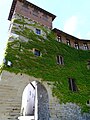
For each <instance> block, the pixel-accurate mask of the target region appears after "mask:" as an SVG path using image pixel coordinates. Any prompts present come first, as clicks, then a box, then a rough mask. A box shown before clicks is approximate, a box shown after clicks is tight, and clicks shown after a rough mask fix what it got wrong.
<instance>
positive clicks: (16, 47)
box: [2, 21, 90, 111]
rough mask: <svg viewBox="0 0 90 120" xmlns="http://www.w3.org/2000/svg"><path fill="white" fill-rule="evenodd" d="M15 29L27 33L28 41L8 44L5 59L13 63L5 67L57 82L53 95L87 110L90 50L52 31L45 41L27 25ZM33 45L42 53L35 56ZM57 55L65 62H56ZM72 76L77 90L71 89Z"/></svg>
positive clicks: (89, 82) (89, 95) (89, 92)
mask: <svg viewBox="0 0 90 120" xmlns="http://www.w3.org/2000/svg"><path fill="white" fill-rule="evenodd" d="M15 22H17V21H15ZM19 24H20V22H19ZM21 24H22V22H21ZM15 31H16V33H17V34H20V35H24V36H25V37H26V38H28V39H29V41H28V42H21V41H20V40H15V41H14V42H9V43H8V46H7V50H6V56H5V58H6V60H10V61H11V62H12V67H7V66H6V65H4V66H3V68H2V69H3V70H7V71H10V72H15V73H19V72H20V73H25V74H28V75H31V76H34V77H36V78H42V80H44V81H51V82H53V84H54V87H53V95H55V96H57V97H58V98H59V100H60V103H62V102H64V103H66V102H73V103H77V104H78V105H79V106H81V108H82V111H88V110H89V108H88V107H87V106H86V101H87V100H89V99H90V70H88V69H87V61H88V60H90V51H83V50H76V49H74V48H71V47H69V46H67V45H65V44H63V43H58V42H57V41H56V40H55V35H54V33H53V32H51V33H49V34H48V33H46V34H47V40H45V39H44V38H43V37H40V36H38V35H35V34H34V33H33V32H32V31H31V32H30V31H29V29H28V28H24V30H23V32H22V31H17V30H15ZM38 39H39V40H38ZM40 40H41V41H40ZM33 48H36V49H38V50H40V52H41V53H42V56H40V57H36V56H34V54H33V52H32V50H33ZM21 49H22V50H21ZM57 55H61V56H63V58H64V65H58V64H57V61H56V56H57ZM70 77H71V78H74V79H75V82H76V85H77V88H78V91H77V92H72V91H70V90H69V84H68V78H70Z"/></svg>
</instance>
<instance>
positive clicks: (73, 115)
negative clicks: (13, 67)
mask: <svg viewBox="0 0 90 120" xmlns="http://www.w3.org/2000/svg"><path fill="white" fill-rule="evenodd" d="M32 81H38V82H39V85H38V90H39V94H38V96H39V98H40V99H39V103H41V105H40V106H39V112H41V113H39V118H40V119H39V120H90V114H89V113H83V114H81V109H80V107H79V106H77V105H76V104H73V103H66V104H59V100H58V99H57V98H56V97H53V95H52V87H53V83H51V82H46V81H42V80H41V79H37V78H35V77H32V76H28V75H25V74H20V73H19V74H15V73H10V72H7V71H3V72H2V75H1V81H0V120H17V118H18V116H20V109H21V100H22V93H23V90H24V88H25V86H26V85H27V84H28V83H29V82H32ZM42 101H44V102H42ZM44 103H45V104H44ZM43 105H45V106H43ZM46 109H47V111H45V110H46ZM43 112H45V114H44V113H43ZM43 114H44V116H43ZM45 115H46V116H47V117H46V118H45Z"/></svg>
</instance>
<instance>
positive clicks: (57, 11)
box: [0, 0, 90, 64]
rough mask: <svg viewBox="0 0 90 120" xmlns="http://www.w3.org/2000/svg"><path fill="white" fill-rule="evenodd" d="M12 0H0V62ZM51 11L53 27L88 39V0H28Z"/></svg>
mask: <svg viewBox="0 0 90 120" xmlns="http://www.w3.org/2000/svg"><path fill="white" fill-rule="evenodd" d="M12 1H13V0H0V64H1V63H2V60H3V58H4V53H5V49H6V45H7V41H8V37H9V32H8V29H9V25H10V21H8V15H9V11H10V8H11V4H12ZM28 1H29V2H31V3H33V4H35V5H37V6H39V7H41V8H43V9H45V10H47V11H49V12H51V13H53V14H54V15H56V16H57V17H56V19H55V20H54V21H53V28H58V29H60V30H62V31H64V32H66V33H68V34H71V35H73V36H75V37H78V38H80V39H88V40H90V0H28Z"/></svg>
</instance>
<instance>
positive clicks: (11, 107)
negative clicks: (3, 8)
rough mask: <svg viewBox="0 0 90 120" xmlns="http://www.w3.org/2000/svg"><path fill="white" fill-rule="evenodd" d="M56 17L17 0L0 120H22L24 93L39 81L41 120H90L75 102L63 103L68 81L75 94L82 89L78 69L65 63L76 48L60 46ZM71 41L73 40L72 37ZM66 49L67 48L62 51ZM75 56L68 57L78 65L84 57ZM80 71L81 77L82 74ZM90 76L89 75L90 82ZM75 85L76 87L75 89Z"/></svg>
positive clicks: (0, 96) (2, 85)
mask: <svg viewBox="0 0 90 120" xmlns="http://www.w3.org/2000/svg"><path fill="white" fill-rule="evenodd" d="M55 17H56V16H55V15H53V14H52V13H50V12H48V11H46V10H44V9H42V8H40V7H38V6H36V5H34V4H32V3H30V2H28V1H26V0H13V2H12V6H11V10H10V13H9V17H8V20H10V21H11V24H10V28H9V30H10V37H9V39H8V45H7V49H6V56H5V59H4V65H3V67H2V74H1V81H0V108H1V109H0V120H18V117H19V116H20V110H21V101H22V93H23V90H24V88H25V87H26V86H27V84H28V83H30V82H32V81H37V82H38V88H37V89H38V98H39V101H38V120H72V119H73V120H89V118H90V116H89V115H88V114H86V115H84V117H83V116H82V115H81V109H80V107H79V106H78V105H76V104H75V103H71V101H68V103H66V104H64V102H63V104H60V99H61V100H63V101H64V99H63V96H64V95H63V93H64V92H63V88H64V86H65V85H66V84H67V81H66V80H67V78H69V81H70V82H69V83H70V84H69V87H70V88H71V87H73V88H74V89H73V88H72V89H71V90H72V91H74V90H75V92H76V91H78V88H77V87H76V84H75V83H74V82H73V81H74V80H73V79H72V76H73V77H74V74H73V73H72V69H73V70H74V72H76V68H72V66H71V67H70V66H69V65H68V67H67V65H66V63H67V61H65V63H64V57H63V56H64V54H63V53H64V52H65V54H66V55H67V53H69V54H70V52H71V51H72V49H71V48H70V47H66V46H64V45H63V44H61V46H60V43H59V44H58V42H57V41H55V40H56V36H55V34H54V33H53V31H52V22H53V20H54V19H55ZM61 35H63V36H64V40H65V37H66V34H65V33H63V34H62V32H60V36H61ZM69 38H72V39H73V37H70V36H69ZM74 39H75V38H74ZM62 47H65V48H64V49H63V50H62V49H61V48H62ZM68 49H70V52H69V51H68ZM73 53H74V54H75V53H76V56H75V61H74V58H72V57H71V56H69V54H68V55H67V56H68V60H69V59H70V58H71V59H72V61H71V64H72V63H73V61H74V62H75V63H76V62H77V60H76V57H77V56H79V55H80V53H79V54H78V52H77V51H75V50H74V52H73ZM88 54H89V53H87V55H88ZM56 55H57V56H56ZM81 55H82V53H81ZM86 58H87V57H86ZM86 58H85V59H86ZM57 59H58V61H57V63H55V61H56V60H57ZM83 59H84V58H83ZM87 59H89V57H88V58H87ZM60 60H61V61H60ZM80 60H81V59H80ZM80 62H81V61H80ZM65 65H66V66H65ZM76 65H77V63H76ZM65 67H66V68H65ZM74 67H77V66H74ZM67 69H68V70H69V69H70V72H67V73H66V72H65V71H64V70H67ZM77 69H79V68H78V67H77ZM64 72H65V73H64ZM79 72H80V74H81V71H79ZM61 73H62V74H61ZM63 73H64V74H63ZM81 75H82V74H81ZM70 77H71V78H70ZM75 77H76V76H75ZM80 77H81V78H80V79H82V78H83V76H80ZM89 77H90V76H89V74H87V79H89ZM59 80H60V81H59ZM88 81H89V80H88ZM72 82H73V84H74V85H73V86H71V83H72ZM56 88H57V89H56ZM76 88H77V89H76ZM65 89H66V91H65V92H66V93H65V94H68V93H69V92H70V91H69V89H68V85H67V86H65ZM60 90H61V91H60ZM87 91H89V90H88V89H87ZM57 93H58V94H57ZM88 93H89V92H87V94H88ZM70 94H73V93H72V92H70ZM55 95H57V97H55ZM75 95H76V94H75ZM68 97H70V96H68ZM57 98H60V99H57ZM84 99H85V98H84ZM88 99H89V97H87V100H88ZM67 100H68V99H67ZM85 100H86V99H85Z"/></svg>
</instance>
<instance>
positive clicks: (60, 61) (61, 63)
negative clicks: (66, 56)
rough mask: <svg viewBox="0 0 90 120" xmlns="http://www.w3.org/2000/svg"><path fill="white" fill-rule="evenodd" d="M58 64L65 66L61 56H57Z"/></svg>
mask: <svg viewBox="0 0 90 120" xmlns="http://www.w3.org/2000/svg"><path fill="white" fill-rule="evenodd" d="M57 64H60V65H63V64H64V62H63V57H62V56H60V55H58V56H57Z"/></svg>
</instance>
